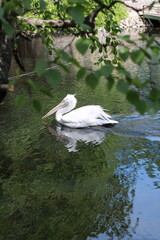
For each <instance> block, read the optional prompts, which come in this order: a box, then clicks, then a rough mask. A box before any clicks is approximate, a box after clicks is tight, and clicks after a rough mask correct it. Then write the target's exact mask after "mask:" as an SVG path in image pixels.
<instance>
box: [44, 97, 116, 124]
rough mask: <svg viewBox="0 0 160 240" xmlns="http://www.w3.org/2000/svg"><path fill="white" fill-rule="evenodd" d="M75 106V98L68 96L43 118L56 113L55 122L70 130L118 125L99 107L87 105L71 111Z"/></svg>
mask: <svg viewBox="0 0 160 240" xmlns="http://www.w3.org/2000/svg"><path fill="white" fill-rule="evenodd" d="M76 104H77V100H76V98H75V96H74V95H71V94H68V95H67V96H66V97H65V98H64V99H63V100H62V102H61V103H60V104H59V105H57V106H56V107H55V108H53V109H52V110H51V111H50V112H48V113H47V114H46V115H45V116H44V117H43V118H45V117H48V116H50V115H51V114H53V113H54V112H56V120H57V122H59V123H61V124H63V125H65V126H67V127H71V128H84V127H90V126H101V125H107V124H112V125H114V124H116V123H118V122H117V121H115V120H111V119H110V118H111V116H110V115H109V114H107V113H106V112H104V109H103V108H102V107H101V106H99V105H88V106H84V107H80V108H77V109H76V110H73V111H71V110H72V109H73V108H75V106H76ZM65 113H66V114H65Z"/></svg>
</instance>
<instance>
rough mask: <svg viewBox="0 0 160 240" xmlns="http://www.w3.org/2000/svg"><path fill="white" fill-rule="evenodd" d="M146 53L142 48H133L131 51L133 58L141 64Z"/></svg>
mask: <svg viewBox="0 0 160 240" xmlns="http://www.w3.org/2000/svg"><path fill="white" fill-rule="evenodd" d="M144 57H145V55H144V52H143V51H141V50H133V51H132V52H131V59H132V61H133V62H134V63H136V64H138V65H140V64H141V63H142V62H143V59H144Z"/></svg>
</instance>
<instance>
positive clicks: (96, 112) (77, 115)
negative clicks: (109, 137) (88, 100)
mask: <svg viewBox="0 0 160 240" xmlns="http://www.w3.org/2000/svg"><path fill="white" fill-rule="evenodd" d="M110 118H111V116H110V115H108V114H107V113H105V112H104V109H103V108H102V107H101V106H99V105H88V106H84V107H81V108H78V109H76V110H73V111H71V112H69V113H67V114H65V115H63V116H62V122H61V123H62V124H64V125H66V126H69V127H72V128H80V127H88V126H96V125H104V124H107V123H110V121H111V120H110Z"/></svg>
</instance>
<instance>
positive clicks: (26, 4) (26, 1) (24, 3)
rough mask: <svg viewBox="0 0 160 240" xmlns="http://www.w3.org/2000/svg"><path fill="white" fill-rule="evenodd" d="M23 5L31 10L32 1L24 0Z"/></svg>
mask: <svg viewBox="0 0 160 240" xmlns="http://www.w3.org/2000/svg"><path fill="white" fill-rule="evenodd" d="M22 4H23V6H24V7H25V8H26V9H28V10H29V9H30V8H31V1H30V0H23V2H22Z"/></svg>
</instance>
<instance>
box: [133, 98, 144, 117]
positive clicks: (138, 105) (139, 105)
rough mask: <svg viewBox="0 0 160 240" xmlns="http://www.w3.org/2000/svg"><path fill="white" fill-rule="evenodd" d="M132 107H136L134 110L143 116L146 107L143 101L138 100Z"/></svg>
mask: <svg viewBox="0 0 160 240" xmlns="http://www.w3.org/2000/svg"><path fill="white" fill-rule="evenodd" d="M134 105H135V106H136V110H137V111H138V112H140V113H141V114H144V113H145V112H146V108H147V105H146V103H145V101H143V100H138V101H137V102H135V104H134Z"/></svg>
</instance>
